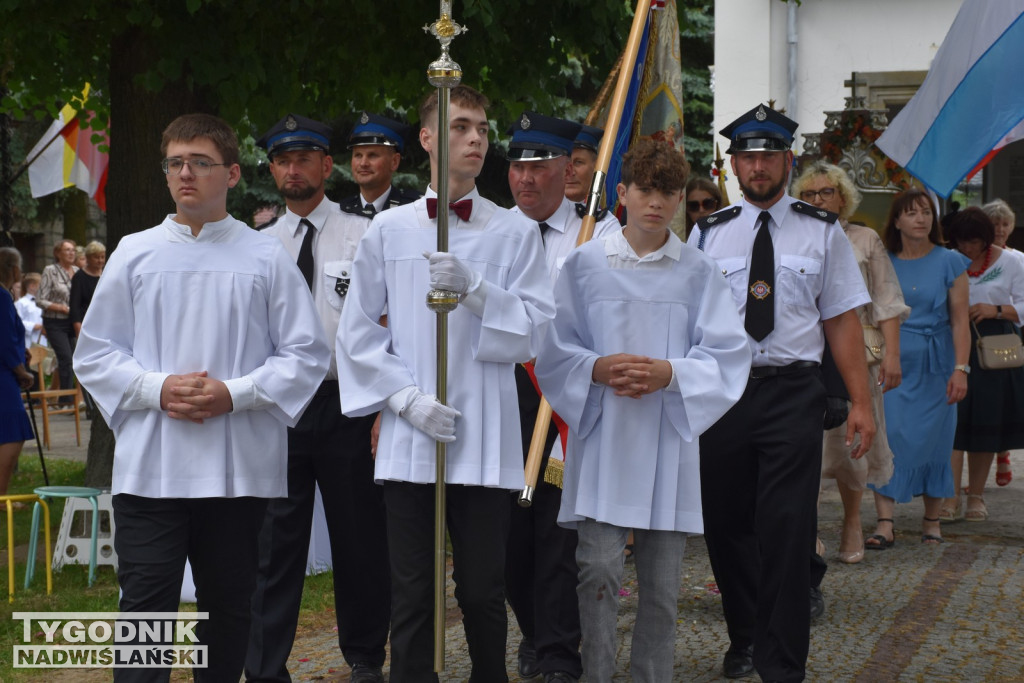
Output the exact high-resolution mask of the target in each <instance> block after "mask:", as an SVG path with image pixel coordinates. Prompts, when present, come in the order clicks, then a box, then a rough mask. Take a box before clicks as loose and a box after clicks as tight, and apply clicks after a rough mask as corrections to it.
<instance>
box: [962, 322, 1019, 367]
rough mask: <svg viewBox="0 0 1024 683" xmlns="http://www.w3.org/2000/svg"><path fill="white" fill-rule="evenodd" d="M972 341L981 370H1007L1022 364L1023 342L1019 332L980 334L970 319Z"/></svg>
mask: <svg viewBox="0 0 1024 683" xmlns="http://www.w3.org/2000/svg"><path fill="white" fill-rule="evenodd" d="M971 327H973V328H974V334H975V335H977V337H978V339H977V341H975V342H974V344H975V346H976V347H977V349H978V366H979V367H980V368H981V369H983V370H1008V369H1010V368H1019V367H1022V366H1024V344H1022V343H1021V338H1020V335H1019V334H990V335H988V336H987V337H983V336H981V333H979V332H978V326H977V325H975V324H974V321H973V320H972V321H971Z"/></svg>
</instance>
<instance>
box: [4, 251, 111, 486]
mask: <svg viewBox="0 0 1024 683" xmlns="http://www.w3.org/2000/svg"><path fill="white" fill-rule="evenodd" d="M53 255H54V262H53V263H51V264H50V265H48V266H46V268H44V269H43V272H42V274H40V273H23V272H22V257H21V253H20V252H19V251H18V250H17V249H14V248H13V247H4V248H2V249H0V336H2V341H0V344H2V346H0V349H2V350H0V353H2V354H3V358H4V362H3V366H2V371H0V416H2V417H3V419H2V421H0V495H2V494H4V493H6V492H7V486H8V484H9V482H10V478H11V474H12V473H13V471H14V468H15V464H16V462H17V458H18V454H19V453H20V452H21V447H22V444H23V443H24V442H25V441H26V440H27V439H31V438H33V431H32V427H31V424H30V422H29V419H28V415H27V413H26V411H25V408H24V402H23V397H22V395H21V391H22V390H26V389H27V390H37V389H43V388H47V389H60V388H64V389H70V388H73V387H74V376H73V373H72V371H71V354H72V352H73V350H74V345H75V338H76V337H77V336H78V331H79V330H80V329H81V327H82V320H83V319H84V318H85V312H86V311H87V310H88V308H89V303H90V302H91V301H92V295H93V292H94V291H96V284H97V283H98V282H99V279H100V274H101V273H102V272H103V265H104V264H105V263H106V259H107V250H106V247H104V246H103V245H102V244H101V243H99V242H90V243H89V244H87V245H86V246H85V247H84V248H83V247H79V246H77V245H76V244H75V242H74V240H70V239H61V240H58V242H57V243H56V244H55V245H54V247H53ZM33 347H41V348H43V349H45V350H46V354H47V356H48V357H49V356H51V354H52V359H53V360H52V362H49V363H47V362H44V363H40V364H38V366H37V367H29V365H30V364H29V362H28V358H29V351H30V350H31V349H32V348H33ZM48 374H49V375H51V380H50V382H49V383H46V381H45V375H48ZM59 401H61V402H64V403H72V404H73V403H75V399H74V398H73V397H71V396H62V397H61V398H60V399H59Z"/></svg>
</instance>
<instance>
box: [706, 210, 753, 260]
mask: <svg viewBox="0 0 1024 683" xmlns="http://www.w3.org/2000/svg"><path fill="white" fill-rule="evenodd" d="M742 211H743V207H742V206H739V205H736V206H730V207H729V208H727V209H722V210H721V211H716V212H714V213H713V214H711V215H710V216H704V218H701V219H699V220H698V221H697V227H698V228H700V239H699V240H698V241H697V248H698V249H700V250H701V251H704V239H705V238H706V237H707V236H708V232H707V231H708V229H709V228H713V227H715V226H716V225H721V224H722V223H728V222H729V221H731V220H732V219H733V218H736V216H739V215H740V213H741V212H742Z"/></svg>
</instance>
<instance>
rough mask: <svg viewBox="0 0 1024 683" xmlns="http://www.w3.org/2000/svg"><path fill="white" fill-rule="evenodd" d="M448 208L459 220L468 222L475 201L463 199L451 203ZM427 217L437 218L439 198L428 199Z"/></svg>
mask: <svg viewBox="0 0 1024 683" xmlns="http://www.w3.org/2000/svg"><path fill="white" fill-rule="evenodd" d="M448 208H450V209H451V210H452V211H454V212H455V215H456V216H458V217H459V220H463V221H468V220H469V214H470V213H471V212H472V211H473V200H472V199H462V200H460V201H457V202H449V203H448ZM427 217H429V218H437V197H428V198H427Z"/></svg>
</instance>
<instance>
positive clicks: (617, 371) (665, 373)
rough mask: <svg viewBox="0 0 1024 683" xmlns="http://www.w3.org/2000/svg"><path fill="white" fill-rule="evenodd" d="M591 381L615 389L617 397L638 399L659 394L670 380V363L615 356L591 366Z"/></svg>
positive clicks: (648, 358)
mask: <svg viewBox="0 0 1024 683" xmlns="http://www.w3.org/2000/svg"><path fill="white" fill-rule="evenodd" d="M591 376H592V379H593V380H594V381H595V382H599V383H600V384H605V385H607V386H609V387H611V388H612V389H614V390H615V395H616V396H628V397H629V398H640V397H641V396H644V395H646V394H650V393H653V392H655V391H659V390H661V389H664V388H665V387H667V386H668V384H669V382H671V381H672V364H671V363H669V362H668V361H667V360H660V359H654V358H650V357H648V356H636V355H634V354H631V353H616V354H613V355H611V356H602V357H600V358H598V359H597V362H595V363H594V370H593V372H592V375H591Z"/></svg>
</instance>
